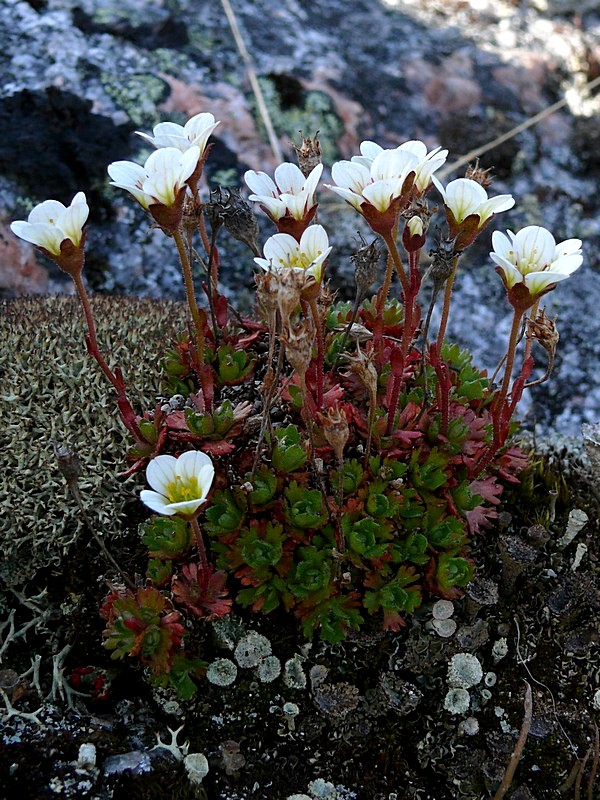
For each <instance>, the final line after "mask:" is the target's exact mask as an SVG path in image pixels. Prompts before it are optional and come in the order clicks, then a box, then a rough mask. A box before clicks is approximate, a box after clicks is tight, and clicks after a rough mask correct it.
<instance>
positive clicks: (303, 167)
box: [291, 131, 323, 178]
mask: <svg viewBox="0 0 600 800" xmlns="http://www.w3.org/2000/svg"><path fill="white" fill-rule="evenodd" d="M300 136H302V141H301V142H300V144H299V145H296V144H295V143H294V142H292V143H291V144H292V147H293V148H294V150H295V151H296V157H297V159H298V166H299V167H300V171H301V172H302V174H303V175H304V177H305V178H308V176H309V175H310V173H311V172H312V171H313V169H314V168H315V167H316V166H317V164H322V163H323V159H322V157H321V143H320V142H319V138H318V137H319V131H317V132H316V133H315V136H314V139H311V138H310V136H304V134H303V133H302V131H300Z"/></svg>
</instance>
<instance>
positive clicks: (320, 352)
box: [308, 298, 325, 408]
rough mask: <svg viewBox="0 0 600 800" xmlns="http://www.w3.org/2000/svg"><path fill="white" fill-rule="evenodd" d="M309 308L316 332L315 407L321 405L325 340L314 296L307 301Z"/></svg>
mask: <svg viewBox="0 0 600 800" xmlns="http://www.w3.org/2000/svg"><path fill="white" fill-rule="evenodd" d="M308 304H309V306H310V310H311V313H312V316H313V319H314V322H315V329H316V332H317V396H316V398H315V402H316V405H317V408H321V407H322V405H323V363H324V361H325V342H324V340H323V326H322V324H321V315H320V314H319V307H318V305H317V300H316V298H313V299H312V300H309V301H308Z"/></svg>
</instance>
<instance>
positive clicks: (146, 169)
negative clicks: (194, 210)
mask: <svg viewBox="0 0 600 800" xmlns="http://www.w3.org/2000/svg"><path fill="white" fill-rule="evenodd" d="M199 158H200V148H198V147H197V146H195V145H194V146H192V147H190V148H189V149H188V150H186V151H185V152H184V153H182V152H181V150H179V149H178V148H176V147H163V148H161V149H160V150H157V151H156V152H155V153H152V155H150V157H149V158H148V159H147V160H146V163H145V164H144V166H143V167H141V166H140V165H139V164H134V163H133V162H132V161H115V162H113V163H112V164H109V167H108V174H109V175H110V177H111V178H112V181H111V185H112V186H118V187H119V188H120V189H126V190H127V191H128V192H131V194H132V195H133V196H134V197H135V199H136V200H137V201H138V203H139V204H140V205H141V206H143V208H145V209H146V211H148V210H150V206H153V205H163V206H172V205H174V204H175V203H176V202H177V201H178V200H179V199H180V192H181V189H182V188H183V187H184V186H185V182H186V181H187V179H188V178H189V177H190V175H191V174H192V173H193V172H194V170H195V169H196V166H197V165H198V160H199Z"/></svg>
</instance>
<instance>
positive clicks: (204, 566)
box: [189, 517, 208, 578]
mask: <svg viewBox="0 0 600 800" xmlns="http://www.w3.org/2000/svg"><path fill="white" fill-rule="evenodd" d="M189 522H190V528H191V529H192V533H193V534H194V539H195V540H196V547H197V548H198V555H199V556H200V570H201V572H202V574H203V576H206V578H208V558H207V556H206V547H205V546H204V539H203V538H202V531H201V530H200V525H198V519H197V518H196V517H192V519H190V521H189Z"/></svg>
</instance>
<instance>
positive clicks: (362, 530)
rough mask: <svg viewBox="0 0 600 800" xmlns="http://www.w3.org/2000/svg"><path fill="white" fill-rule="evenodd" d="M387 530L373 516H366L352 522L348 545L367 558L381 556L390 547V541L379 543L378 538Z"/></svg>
mask: <svg viewBox="0 0 600 800" xmlns="http://www.w3.org/2000/svg"><path fill="white" fill-rule="evenodd" d="M387 532H388V529H387V528H385V527H384V525H383V524H382V523H380V522H377V521H376V520H374V519H373V518H372V517H364V518H363V519H360V520H358V521H357V522H354V523H353V524H352V528H351V529H350V531H349V533H348V547H349V548H350V550H353V551H354V552H355V553H358V555H360V556H364V557H365V558H379V557H380V556H382V555H383V554H384V553H385V552H386V550H387V549H388V543H387V542H386V543H384V544H378V538H379V537H380V536H381V535H382V533H386V534H387ZM386 538H387V537H386Z"/></svg>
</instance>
